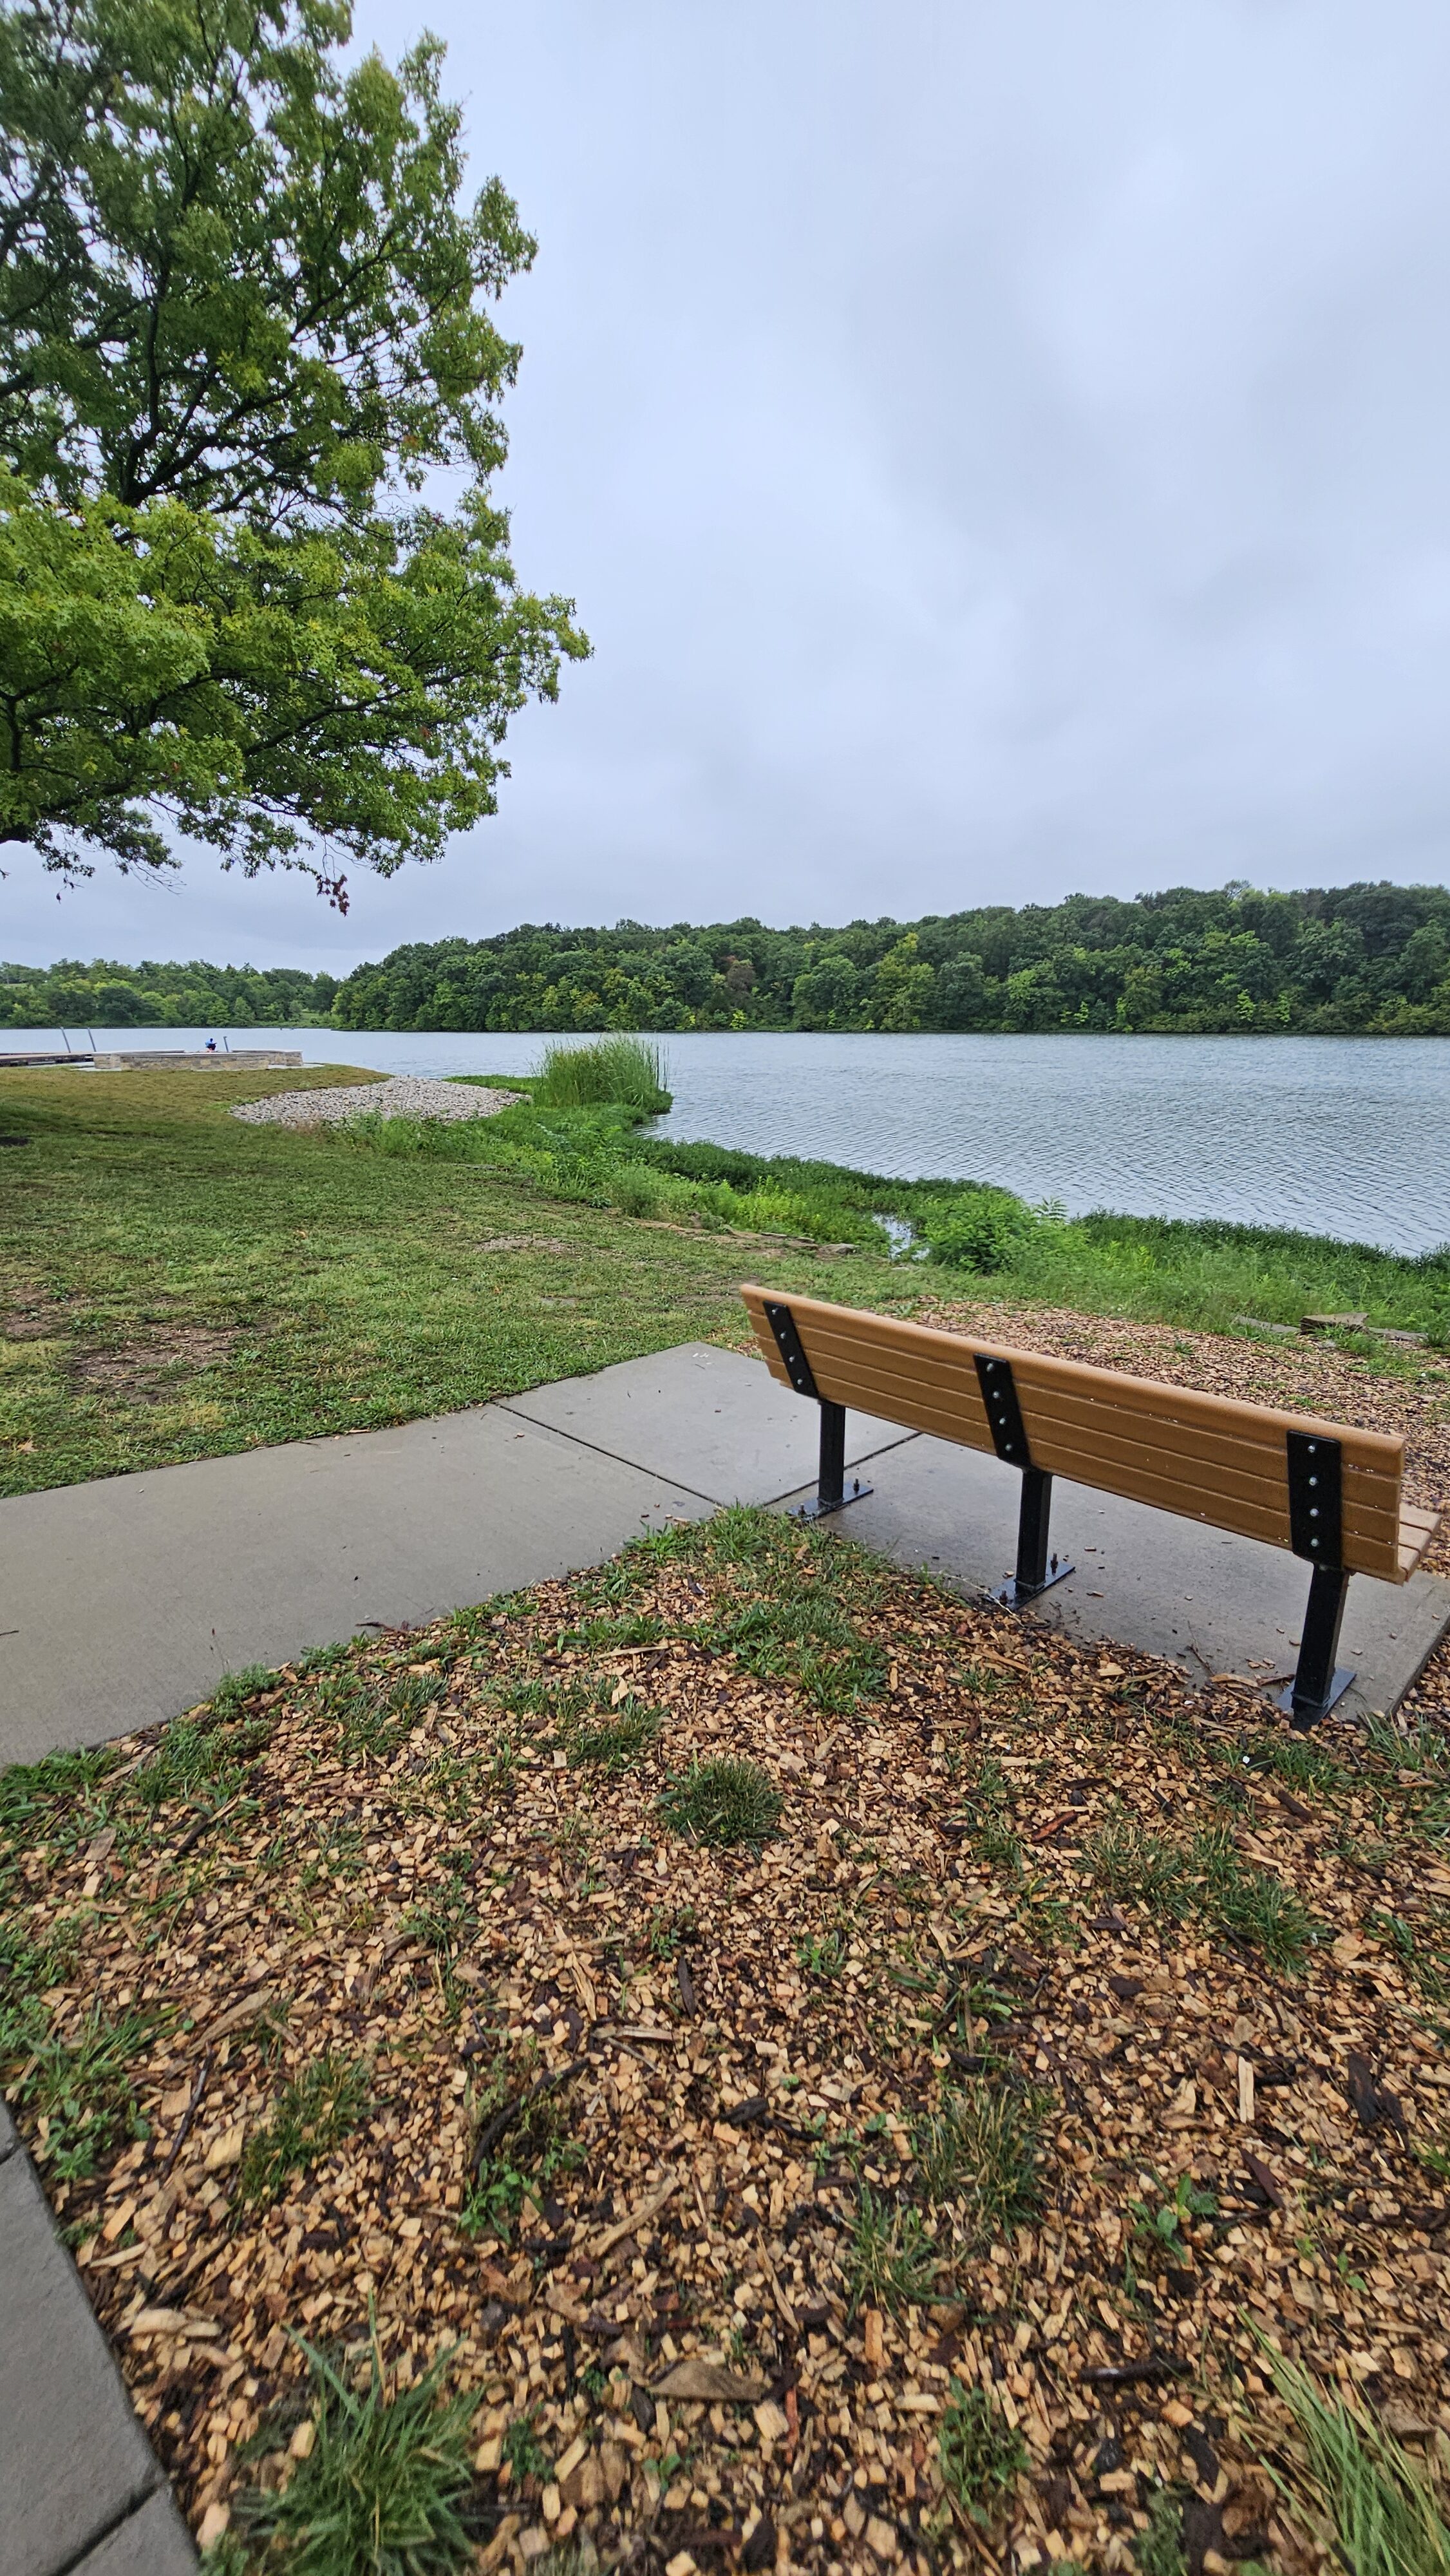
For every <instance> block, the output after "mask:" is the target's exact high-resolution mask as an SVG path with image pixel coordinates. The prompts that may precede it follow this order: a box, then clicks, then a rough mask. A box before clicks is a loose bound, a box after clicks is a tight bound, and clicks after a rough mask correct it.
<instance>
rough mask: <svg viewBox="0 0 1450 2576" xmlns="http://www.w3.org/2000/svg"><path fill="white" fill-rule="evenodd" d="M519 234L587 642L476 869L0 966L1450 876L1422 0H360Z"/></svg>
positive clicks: (132, 929)
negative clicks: (439, 75)
mask: <svg viewBox="0 0 1450 2576" xmlns="http://www.w3.org/2000/svg"><path fill="white" fill-rule="evenodd" d="M423 25H432V26H433V27H434V28H435V29H436V30H437V31H438V32H439V33H440V34H441V35H443V36H444V37H445V38H446V40H447V42H448V46H449V74H448V76H449V81H450V85H451V87H452V88H453V90H454V91H455V92H456V93H458V94H461V95H462V96H464V97H465V98H466V100H467V103H468V122H469V130H470V137H471V148H472V152H473V156H474V158H473V169H474V171H475V172H476V174H477V176H478V177H479V178H482V177H483V176H484V175H485V174H486V173H487V172H488V171H491V170H495V169H496V170H498V171H499V172H500V173H501V175H502V176H503V178H504V180H505V181H506V183H507V184H508V186H509V187H510V188H511V189H512V191H513V193H514V194H515V196H516V197H517V198H518V200H519V203H520V206H521V209H522V211H523V214H524V216H525V218H526V220H527V221H528V222H529V224H530V225H531V226H532V228H533V229H534V230H535V231H536V232H537V234H538V236H539V242H540V249H539V257H538V261H537V264H536V267H535V269H534V272H533V274H532V276H531V277H529V278H528V279H526V280H524V281H522V282H521V283H520V284H518V285H517V286H516V287H515V288H513V289H512V290H511V291H510V294H509V297H508V299H507V301H506V304H505V308H504V317H505V321H506V324H507V327H508V328H509V329H510V330H511V331H512V332H513V333H514V334H515V336H517V337H518V338H520V339H521V340H522V341H523V343H524V365H523V371H522V376H521V380H520V384H519V387H518V390H517V392H516V394H515V395H514V396H513V397H512V399H511V401H510V404H509V407H508V417H509V423H510V432H511V437H512V441H513V454H512V458H511V461H510V463H509V466H508V468H507V471H506V473H505V475H504V477H503V478H502V482H501V486H500V490H501V494H502V497H504V498H505V499H506V500H507V501H508V503H509V504H510V506H511V508H512V510H513V514H514V531H515V553H516V559H517V561H518V564H519V567H520V570H521V573H522V574H523V576H524V578H525V579H526V580H527V581H528V582H529V584H530V585H531V586H533V587H535V588H539V589H560V590H564V591H566V592H570V593H572V594H573V595H574V596H575V597H576V598H577V600H578V604H579V611H580V615H581V618H582V620H583V622H584V624H585V626H586V627H587V628H588V631H589V633H590V635H591V637H592V638H593V641H594V645H595V658H594V660H593V661H592V662H591V663H589V664H588V665H586V666H584V667H583V668H582V669H574V670H569V671H567V672H566V674H565V680H564V689H563V696H562V700H561V703H560V705H559V706H558V707H557V708H550V709H544V710H540V711H533V712H531V713H530V714H529V715H528V716H527V717H526V718H525V719H524V720H523V721H522V722H521V723H520V724H519V725H518V726H517V728H516V731H515V734H514V736H513V741H512V757H513V767H514V775H513V778H512V780H511V781H509V782H507V783H506V784H505V786H504V788H503V790H502V809H501V812H500V814H499V815H498V817H497V818H496V819H495V820H494V821H492V822H490V823H487V824H485V825H483V826H481V827H480V828H479V829H478V830H477V831H476V832H475V833H473V834H472V835H470V836H468V837H465V838H462V839H459V840H458V841H456V842H455V843H454V844H453V846H452V848H451V850H450V852H449V855H448V857H447V859H446V860H445V861H444V862H443V864H442V865H441V866H439V867H437V868H433V869H418V868H409V869H408V870H406V871H405V872H404V874H403V875H402V876H401V877H399V878H397V879H394V880H393V882H392V883H391V884H390V885H386V886H383V885H378V884H377V883H376V882H374V881H371V880H367V879H365V878H362V877H361V876H355V877H354V880H353V884H354V896H355V900H354V908H353V911H352V914H351V917H350V918H349V919H348V920H347V921H346V922H340V921H338V919H337V918H336V916H335V915H333V914H332V913H330V912H329V911H327V909H326V908H325V906H324V905H323V904H322V903H320V902H319V901H318V899H317V897H316V896H315V895H314V894H313V893H312V891H311V889H310V888H309V887H304V886H302V885H299V884H289V883H288V882H287V881H285V880H281V881H277V882H276V883H271V884H269V883H257V884H254V885H246V884H243V883H241V882H240V881H239V880H237V879H235V878H227V877H222V876H219V874H218V872H217V868H216V862H215V860H214V859H213V858H212V857H211V856H210V855H209V854H205V853H197V854H194V855H193V856H192V857H191V858H190V859H189V861H188V866H187V871H186V876H185V879H184V881H183V883H182V885H181V886H179V887H166V888H151V887H146V886H141V885H136V884H133V883H130V882H128V881H126V880H122V879H118V878H117V877H116V876H115V875H114V874H112V873H110V872H106V873H104V874H98V876H97V878H96V879H95V880H94V881H93V883H92V885H91V886H90V887H88V888H85V889H83V890H82V891H80V892H78V893H73V894H67V895H66V896H65V898H64V900H63V901H62V902H61V903H59V904H58V903H57V902H56V901H55V897H54V887H53V885H52V884H48V883H47V882H46V881H45V880H43V879H42V878H41V877H40V876H39V873H38V871H37V870H36V868H35V867H34V865H33V863H32V862H31V861H30V860H29V859H28V857H27V856H25V855H24V854H20V855H16V854H12V866H11V875H10V878H9V881H8V883H7V884H5V885H4V886H0V953H3V954H6V955H9V956H11V957H17V958H22V959H27V960H31V961H34V962H41V961H44V960H46V959H49V958H51V957H53V956H55V955H57V954H62V953H64V954H68V955H72V956H75V955H80V956H91V955H93V954H96V953H105V954H108V955H112V956H119V957H140V956H143V955H150V956H180V957H189V956H209V957H212V958H217V959H221V958H231V959H237V960H240V959H241V958H243V957H249V958H251V959H253V960H254V961H256V962H258V963H283V962H296V963H299V964H303V963H305V964H313V965H322V964H332V965H334V966H338V967H341V966H343V965H348V964H351V963H352V962H353V961H354V960H355V959H356V958H358V957H360V956H377V955H380V954H381V953H382V952H383V951H384V950H385V949H386V948H389V947H392V946H394V945H396V944H397V942H399V941H400V940H404V939H418V938H437V937H441V936H443V935H445V934H447V933H450V932H463V933H466V934H468V935H472V936H478V935H480V934H482V933H483V932H486V931H490V930H497V929H502V928H505V927H507V926H508V925H510V924H511V923H513V922H516V921H519V920H536V921H537V920H548V919H555V920H562V921H573V922H592V921H606V922H607V921H613V920H616V919H618V918H619V917H621V916H623V915H633V916H635V917H636V918H639V919H642V920H645V921H671V920H677V919H683V918H690V919H694V920H705V919H717V918H721V917H729V916H731V915H734V914H738V913H741V912H754V913H758V914H760V915H761V916H762V917H763V918H765V919H766V920H769V921H775V922H785V921H790V920H808V919H811V918H817V919H820V920H823V921H840V920H845V919H849V918H850V917H851V916H853V915H856V914H861V913H865V914H868V915H875V914H877V913H882V912H891V913H895V914H896V915H898V916H910V915H914V914H917V913H920V912H923V911H939V910H949V909H953V908H955V907H957V906H960V905H965V904H971V903H976V902H983V901H994V902H1000V901H1008V902H1014V903H1020V902H1026V901H1034V900H1036V901H1043V902H1050V901H1053V900H1055V899H1056V898H1057V897H1058V896H1060V895H1063V894H1066V893H1068V892H1070V891H1072V890H1073V889H1076V888H1086V889H1089V890H1094V891H1098V890H1109V891H1112V892H1117V893H1124V894H1130V893H1134V892H1137V891H1139V890H1140V889H1142V888H1145V887H1148V886H1160V885H1167V884H1175V883H1196V884H1202V885H1216V884H1220V883H1222V882H1223V881H1224V879H1226V878H1228V877H1231V876H1243V877H1248V878H1251V879H1252V880H1254V881H1255V882H1256V883H1258V884H1263V885H1280V886H1293V885H1302V884H1313V883H1319V884H1323V883H1330V884H1333V883H1342V882H1344V881H1346V880H1348V879H1350V878H1354V877H1361V876H1370V877H1376V876H1388V877H1393V878H1398V879H1401V880H1413V879H1434V880H1440V879H1443V878H1444V877H1445V875H1446V863H1447V856H1450V721H1447V712H1450V498H1447V475H1450V223H1447V216H1450V154H1447V151H1446V148H1445V129H1446V111H1447V97H1450V9H1447V8H1446V6H1445V0H1172V5H1171V6H1170V7H1167V8H1165V7H1164V6H1163V0H1091V5H1085V0H940V4H939V5H926V0H724V5H717V6H715V7H710V8H707V7H706V6H704V5H703V0H527V5H526V6H525V7H523V8H519V7H511V8H508V9H503V8H496V7H487V6H485V7H482V8H480V7H478V6H476V5H474V6H466V5H465V0H401V5H399V0H393V5H391V6H389V7H386V8H384V7H382V6H381V5H379V0H363V5H362V6H361V7H360V10H359V21H358V27H359V35H360V37H361V38H362V40H363V41H364V42H371V41H373V40H374V39H375V40H376V41H377V42H378V43H379V44H380V45H381V46H382V48H383V50H384V51H385V52H386V53H388V54H389V55H390V56H395V55H396V54H397V52H398V51H399V50H400V49H401V47H402V46H403V45H404V44H405V43H406V42H407V41H408V39H409V38H410V37H411V36H412V35H413V34H414V33H415V32H416V31H417V30H418V28H420V27H421V26H423Z"/></svg>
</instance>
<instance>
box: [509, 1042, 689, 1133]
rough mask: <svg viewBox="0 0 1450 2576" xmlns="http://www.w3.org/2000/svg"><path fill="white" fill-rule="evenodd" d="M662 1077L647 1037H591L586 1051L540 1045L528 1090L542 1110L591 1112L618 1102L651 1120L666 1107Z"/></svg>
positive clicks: (657, 1053)
mask: <svg viewBox="0 0 1450 2576" xmlns="http://www.w3.org/2000/svg"><path fill="white" fill-rule="evenodd" d="M667 1082H668V1074H667V1071H666V1067H665V1061H664V1058H663V1056H662V1055H661V1053H660V1050H659V1048H658V1047H657V1046H656V1045H654V1043H653V1041H652V1040H651V1039H649V1038H636V1037H612V1038H595V1039H593V1040H592V1042H591V1043H590V1044H589V1045H588V1046H578V1045H573V1046H569V1045H555V1046H546V1047H545V1049H544V1053H543V1058H542V1061H541V1063H540V1066H539V1070H538V1072H537V1074H536V1075H535V1077H534V1079H533V1082H532V1083H531V1085H530V1089H531V1092H532V1094H533V1098H534V1100H535V1101H536V1102H537V1104H538V1106H539V1107H540V1108H542V1109H592V1108H594V1107H596V1106H597V1105H598V1103H599V1102H601V1101H614V1100H618V1101H623V1102H624V1103H625V1105H626V1107H628V1108H630V1109H639V1110H643V1111H645V1112H646V1113H647V1114H649V1115H650V1116H655V1115H657V1114H659V1113H661V1112H663V1111H664V1110H666V1109H668V1108H669V1106H670V1094H669V1091H668V1089H667V1087H666V1086H667Z"/></svg>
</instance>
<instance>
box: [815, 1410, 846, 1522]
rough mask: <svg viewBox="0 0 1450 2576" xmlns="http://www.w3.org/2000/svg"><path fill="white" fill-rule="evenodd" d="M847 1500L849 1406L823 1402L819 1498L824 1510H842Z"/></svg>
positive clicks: (818, 1500)
mask: <svg viewBox="0 0 1450 2576" xmlns="http://www.w3.org/2000/svg"><path fill="white" fill-rule="evenodd" d="M845 1499H846V1408H845V1406H844V1404H827V1403H825V1402H824V1401H823V1402H822V1405H821V1466H820V1474H819V1477H818V1479H817V1483H816V1501H817V1502H818V1503H819V1505H820V1507H821V1510H822V1511H823V1512H834V1511H838V1510H839V1509H840V1506H841V1504H842V1503H843V1502H844V1501H845Z"/></svg>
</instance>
